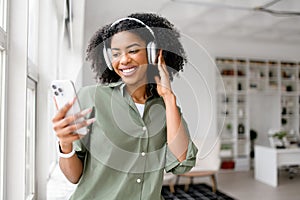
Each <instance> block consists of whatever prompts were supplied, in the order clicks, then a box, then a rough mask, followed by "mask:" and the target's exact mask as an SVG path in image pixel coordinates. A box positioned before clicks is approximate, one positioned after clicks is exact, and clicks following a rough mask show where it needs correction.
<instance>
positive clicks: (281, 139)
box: [272, 131, 287, 149]
mask: <svg viewBox="0 0 300 200" xmlns="http://www.w3.org/2000/svg"><path fill="white" fill-rule="evenodd" d="M286 136H287V132H286V131H279V132H276V133H274V135H272V137H273V138H275V139H276V140H277V141H278V142H277V143H275V144H276V148H277V149H284V148H285V146H286Z"/></svg>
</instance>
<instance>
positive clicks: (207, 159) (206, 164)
mask: <svg viewBox="0 0 300 200" xmlns="http://www.w3.org/2000/svg"><path fill="white" fill-rule="evenodd" d="M194 143H195V145H196V146H197V147H198V149H199V152H198V155H197V160H196V165H195V167H194V168H192V170H191V171H189V172H187V173H185V174H181V175H177V180H176V183H178V182H179V178H180V177H187V178H189V182H188V183H186V184H185V188H184V189H185V191H187V190H188V188H189V185H190V184H193V178H194V177H204V176H209V177H210V178H211V181H212V190H213V192H216V191H217V180H216V173H217V172H218V170H219V169H220V163H221V160H220V156H219V153H220V139H219V138H216V137H215V138H209V139H205V140H204V139H197V140H195V141H194ZM202 150H203V152H204V153H201V152H202Z"/></svg>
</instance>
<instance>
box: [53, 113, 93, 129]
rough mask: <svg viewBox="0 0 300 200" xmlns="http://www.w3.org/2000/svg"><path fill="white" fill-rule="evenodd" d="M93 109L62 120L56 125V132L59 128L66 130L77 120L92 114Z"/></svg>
mask: <svg viewBox="0 0 300 200" xmlns="http://www.w3.org/2000/svg"><path fill="white" fill-rule="evenodd" d="M92 110H93V109H92V108H88V109H85V110H83V111H81V112H79V113H76V114H74V115H70V116H68V117H66V118H64V119H62V120H60V121H59V122H57V123H56V124H55V127H54V130H56V129H58V128H64V127H66V126H67V125H69V124H72V123H74V122H75V121H76V120H78V119H80V118H82V117H84V116H86V115H87V114H88V113H90V112H92Z"/></svg>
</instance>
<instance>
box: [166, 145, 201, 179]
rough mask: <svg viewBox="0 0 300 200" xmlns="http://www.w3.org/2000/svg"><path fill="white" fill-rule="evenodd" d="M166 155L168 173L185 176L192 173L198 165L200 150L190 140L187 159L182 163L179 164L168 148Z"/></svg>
mask: <svg viewBox="0 0 300 200" xmlns="http://www.w3.org/2000/svg"><path fill="white" fill-rule="evenodd" d="M166 151H167V153H166V154H167V155H166V164H165V170H166V172H172V173H173V174H183V173H186V172H188V171H190V170H191V169H192V168H193V167H194V166H195V164H196V155H197V152H198V149H197V147H196V145H195V144H194V143H193V142H192V141H191V140H189V144H188V150H187V154H186V159H185V160H184V161H182V162H179V161H178V160H177V158H176V157H175V155H174V154H173V153H172V152H171V150H170V149H169V148H168V147H167V150H166Z"/></svg>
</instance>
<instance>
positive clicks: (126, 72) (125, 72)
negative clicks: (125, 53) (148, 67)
mask: <svg viewBox="0 0 300 200" xmlns="http://www.w3.org/2000/svg"><path fill="white" fill-rule="evenodd" d="M137 69H138V67H136V66H131V67H123V68H119V71H120V73H121V74H122V75H123V76H124V77H128V76H132V75H133V74H134V73H135V72H136V71H137Z"/></svg>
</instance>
